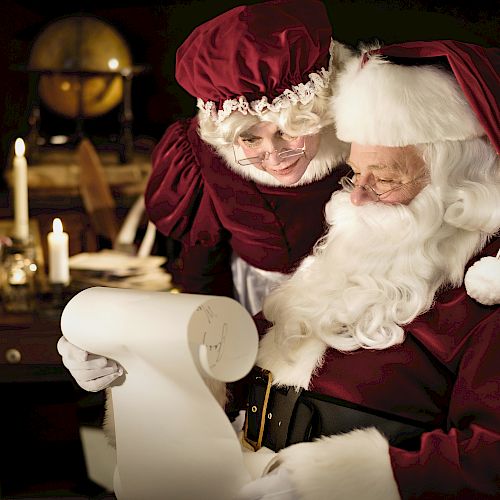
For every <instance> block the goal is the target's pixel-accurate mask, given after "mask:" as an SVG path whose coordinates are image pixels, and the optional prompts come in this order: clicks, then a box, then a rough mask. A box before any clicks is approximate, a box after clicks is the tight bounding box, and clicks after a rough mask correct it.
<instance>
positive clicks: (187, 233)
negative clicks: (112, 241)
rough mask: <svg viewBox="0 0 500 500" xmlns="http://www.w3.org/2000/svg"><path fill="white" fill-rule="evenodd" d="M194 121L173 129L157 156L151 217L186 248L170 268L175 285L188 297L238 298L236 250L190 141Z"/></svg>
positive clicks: (150, 193)
mask: <svg viewBox="0 0 500 500" xmlns="http://www.w3.org/2000/svg"><path fill="white" fill-rule="evenodd" d="M194 125H195V124H194V123H191V120H185V121H178V122H176V123H174V124H172V125H171V126H170V127H169V128H168V129H167V131H166V132H165V134H164V136H163V138H162V139H161V141H160V142H159V143H158V145H157V146H156V148H155V150H154V151H153V156H152V164H153V169H152V172H151V176H150V178H149V181H148V185H147V187H146V192H145V201H146V210H147V213H148V216H149V218H150V219H151V221H153V223H154V224H155V225H156V227H157V228H158V230H159V231H160V232H161V233H163V234H164V235H165V236H167V237H169V238H171V239H173V240H176V241H179V242H180V243H181V252H180V255H179V256H178V259H176V262H171V263H169V264H168V269H169V271H170V272H171V273H172V275H173V280H174V283H175V284H176V285H178V286H180V288H181V289H182V290H183V291H185V292H188V293H204V294H213V295H227V296H230V297H232V296H233V282H232V274H231V247H230V245H229V236H228V233H227V231H226V230H225V229H224V228H223V227H222V225H221V223H220V221H219V218H218V216H217V214H216V212H215V209H214V207H213V203H212V200H211V199H210V195H209V192H208V190H207V189H205V183H204V179H203V176H202V173H201V170H200V166H199V163H198V160H197V158H196V154H195V153H196V152H195V151H194V148H193V145H192V144H191V143H190V141H189V138H188V134H187V132H188V129H189V127H192V126H194Z"/></svg>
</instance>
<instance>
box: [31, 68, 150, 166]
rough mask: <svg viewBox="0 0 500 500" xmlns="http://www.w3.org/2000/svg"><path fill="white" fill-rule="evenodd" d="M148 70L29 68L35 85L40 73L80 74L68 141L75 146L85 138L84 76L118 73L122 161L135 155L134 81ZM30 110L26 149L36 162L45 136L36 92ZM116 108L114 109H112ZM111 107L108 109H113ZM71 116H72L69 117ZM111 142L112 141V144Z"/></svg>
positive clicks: (119, 147)
mask: <svg viewBox="0 0 500 500" xmlns="http://www.w3.org/2000/svg"><path fill="white" fill-rule="evenodd" d="M145 70H146V67H145V66H133V67H132V68H124V69H123V70H121V71H120V72H113V71H61V72H58V71H39V70H30V72H31V73H32V74H33V75H35V78H32V79H31V80H32V81H33V83H32V86H34V87H35V89H36V88H38V82H39V80H40V76H41V75H43V74H49V75H67V76H69V77H77V78H78V81H79V82H80V85H79V92H78V110H77V112H76V116H75V118H73V120H74V122H75V131H74V133H73V134H72V135H71V136H70V137H69V139H68V141H66V142H65V145H67V144H70V145H72V146H76V145H78V144H79V143H80V141H81V140H82V139H83V138H84V137H86V133H85V127H84V124H85V120H86V119H87V116H86V114H85V104H84V101H83V90H82V89H83V82H84V80H85V78H88V77H96V76H108V77H109V76H110V75H111V76H113V75H115V76H119V77H120V78H121V79H122V94H121V99H120V103H119V106H120V109H119V113H118V116H119V118H118V121H119V139H118V142H117V146H118V156H119V161H120V163H122V164H125V163H129V162H130V161H131V160H132V158H133V154H134V139H133V133H132V125H133V120H134V115H133V111H132V80H133V78H134V77H135V76H136V75H138V74H141V73H143V72H144V71H145ZM32 95H34V96H35V97H34V98H33V101H32V105H31V112H30V116H29V119H28V123H29V127H30V128H29V132H28V135H27V138H26V144H27V152H28V154H29V156H30V159H31V160H32V161H33V162H36V161H37V159H38V157H39V153H40V147H41V145H42V144H44V138H43V137H42V135H41V122H42V113H41V105H40V102H41V100H40V96H39V93H38V92H37V91H35V92H33V93H32ZM113 109H114V108H113ZM111 111H112V110H109V112H111ZM68 119H70V118H68ZM111 143H112V141H110V144H111Z"/></svg>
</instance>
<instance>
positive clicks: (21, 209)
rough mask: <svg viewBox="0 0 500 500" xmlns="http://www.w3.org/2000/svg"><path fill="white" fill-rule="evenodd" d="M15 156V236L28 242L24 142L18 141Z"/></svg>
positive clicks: (13, 164) (26, 169)
mask: <svg viewBox="0 0 500 500" xmlns="http://www.w3.org/2000/svg"><path fill="white" fill-rule="evenodd" d="M14 149H15V153H16V154H15V156H14V161H13V163H12V171H13V172H12V173H13V185H14V231H13V233H14V234H13V236H14V238H17V239H19V240H22V241H24V240H27V239H28V236H29V215H28V162H27V161H26V157H25V156H24V149H25V148H24V141H23V140H22V139H21V138H18V139H16V143H15V146H14Z"/></svg>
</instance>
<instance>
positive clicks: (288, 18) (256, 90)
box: [176, 0, 331, 109]
mask: <svg viewBox="0 0 500 500" xmlns="http://www.w3.org/2000/svg"><path fill="white" fill-rule="evenodd" d="M330 41H331V26H330V22H329V19H328V15H327V12H326V9H325V6H324V5H323V3H322V2H320V1H318V0H308V1H307V2H304V1H303V0H281V1H280V0H278V1H271V2H263V3H260V4H256V5H249V6H240V7H236V8H234V9H231V10H229V11H228V12H225V13H224V14H222V15H220V16H218V17H216V18H215V19H212V20H210V21H208V22H206V23H205V24H202V25H201V26H198V27H197V28H196V29H195V30H194V31H193V32H192V33H191V35H190V36H189V37H188V38H187V39H186V41H185V42H184V43H183V44H182V45H181V46H180V47H179V49H178V50H177V62H176V78H177V81H178V82H179V84H180V85H181V86H182V87H184V89H186V90H187V91H188V92H189V93H190V94H191V95H193V96H195V97H200V98H201V99H203V100H204V101H207V100H208V101H213V102H215V103H216V104H217V105H218V109H221V108H222V103H223V102H224V101H225V100H226V99H234V98H237V97H239V96H241V95H242V96H245V97H246V98H247V100H248V101H249V102H250V101H252V100H256V99H260V98H261V97H262V96H264V95H265V96H267V97H268V98H269V99H270V100H272V99H273V98H274V97H277V96H278V95H280V94H282V93H283V91H284V90H286V89H291V87H292V85H298V84H299V83H305V82H307V81H308V80H309V78H308V75H309V73H312V72H316V71H318V70H319V69H321V68H322V67H324V68H325V69H328V62H329V46H330Z"/></svg>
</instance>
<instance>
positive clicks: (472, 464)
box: [257, 239, 500, 500]
mask: <svg viewBox="0 0 500 500" xmlns="http://www.w3.org/2000/svg"><path fill="white" fill-rule="evenodd" d="M499 247H500V240H499V239H496V240H495V241H494V242H493V243H492V244H490V246H489V248H488V249H487V251H486V252H485V254H488V255H495V254H496V252H497V251H498V248H499ZM257 319H258V321H257V324H258V325H259V326H263V325H265V323H263V322H262V318H260V319H259V318H257ZM405 330H406V332H407V337H406V340H405V341H404V343H403V344H401V345H398V346H393V347H391V348H389V349H385V350H382V351H379V350H376V351H373V350H368V349H360V350H358V351H354V352H350V353H342V352H339V351H336V350H334V349H329V350H328V351H327V353H326V358H325V362H324V364H323V365H322V367H321V369H320V370H319V372H318V373H317V375H316V376H315V377H314V378H313V379H312V390H313V391H316V392H319V393H321V394H326V395H328V396H333V397H336V398H341V399H344V400H345V401H348V402H353V403H357V404H361V405H363V406H365V407H369V408H372V409H376V410H380V411H384V412H388V413H391V414H394V415H399V416H403V417H407V418H411V419H414V420H418V421H421V422H425V423H427V424H431V425H433V426H434V427H435V430H433V431H431V432H427V433H425V434H424V435H423V438H422V441H421V446H420V449H419V450H418V451H414V452H410V451H406V450H403V449H399V448H395V447H390V450H389V452H390V458H391V463H392V467H393V472H394V477H395V479H396V482H397V484H398V487H399V490H400V494H401V496H402V498H403V499H410V498H411V499H415V498H425V499H441V498H445V497H446V498H454V499H463V500H469V499H472V498H493V497H496V498H498V495H499V494H500V468H499V466H498V464H499V457H500V398H499V394H500V392H499V389H500V377H499V369H498V353H499V350H500V336H499V335H498V333H499V332H500V308H499V307H498V306H492V307H487V306H483V305H481V304H479V303H477V302H475V301H474V300H472V299H471V298H470V297H468V296H467V294H466V292H465V289H464V288H463V287H461V288H458V289H455V290H449V291H447V292H444V293H442V294H441V295H440V296H439V297H438V298H437V300H436V303H435V306H434V307H433V309H432V310H431V311H429V312H428V313H426V314H424V315H422V316H420V317H419V318H417V319H416V320H415V321H413V322H412V323H411V324H410V325H407V327H406V328H405Z"/></svg>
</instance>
